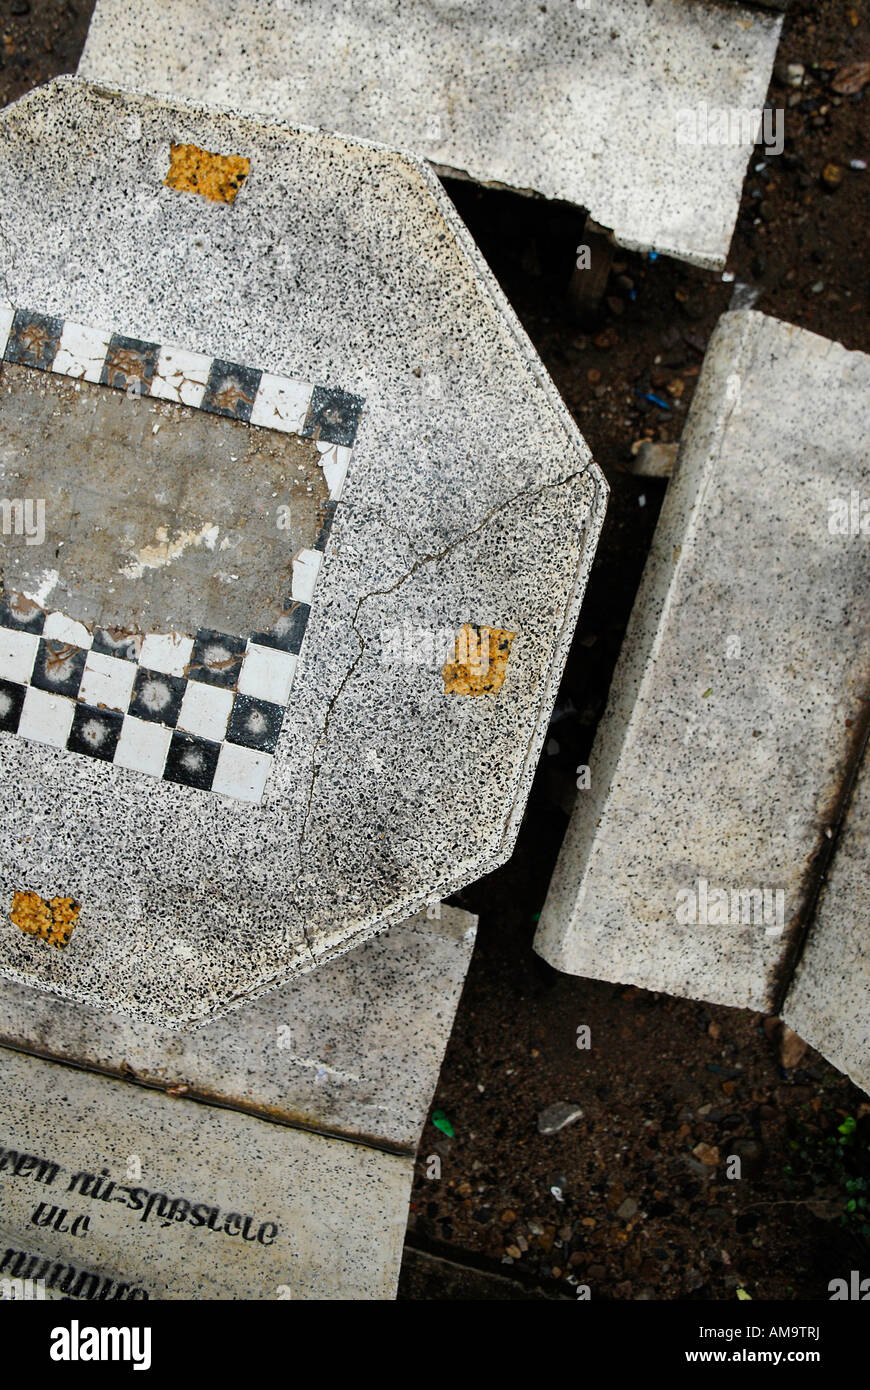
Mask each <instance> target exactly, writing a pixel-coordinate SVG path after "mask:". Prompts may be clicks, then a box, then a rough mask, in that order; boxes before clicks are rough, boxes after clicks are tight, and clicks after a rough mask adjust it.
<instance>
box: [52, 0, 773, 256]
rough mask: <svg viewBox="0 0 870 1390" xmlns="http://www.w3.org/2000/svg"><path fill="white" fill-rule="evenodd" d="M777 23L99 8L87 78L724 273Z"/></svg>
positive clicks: (646, 11)
mask: <svg viewBox="0 0 870 1390" xmlns="http://www.w3.org/2000/svg"><path fill="white" fill-rule="evenodd" d="M781 26H782V19H781V17H780V16H779V15H773V14H769V13H768V14H766V13H763V12H761V11H759V10H758V9H753V8H751V7H748V6H743V5H737V4H731V5H728V6H724V5H722V4H719V3H708V0H619V3H613V0H551V3H549V4H546V5H542V4H529V3H527V0H473V3H471V2H470V0H466V3H463V4H459V5H457V4H445V3H441V0H318V3H315V4H312V3H311V0H196V3H191V0H151V3H150V4H149V6H148V8H147V10H140V9H137V8H136V6H134V5H130V4H128V3H126V0H98V3H97V7H96V10H95V12H94V17H93V21H92V24H91V29H90V33H89V35H88V41H87V45H86V47H85V51H84V54H83V56H82V61H81V65H80V69H79V71H80V73H81V75H82V76H85V77H88V78H90V79H91V80H94V81H100V82H107V83H110V84H112V85H121V86H124V87H130V88H147V90H149V91H152V92H160V93H164V94H166V95H167V96H175V97H177V96H184V97H187V98H190V99H192V100H197V101H204V102H207V103H209V104H213V105H224V106H230V107H232V108H235V109H238V110H247V111H259V112H262V113H264V114H266V115H269V116H273V117H274V116H277V117H280V118H281V119H284V120H291V121H299V122H304V123H306V124H311V125H318V126H322V127H325V128H327V129H329V130H341V131H346V132H347V133H349V134H352V135H358V136H362V137H365V138H369V139H375V140H384V141H386V142H387V143H388V144H391V145H396V146H398V147H400V148H405V149H411V150H414V151H416V152H418V153H419V154H422V155H425V156H426V158H427V159H429V160H431V161H432V163H433V164H434V165H435V166H436V167H437V168H439V169H441V170H443V171H444V172H447V173H454V174H456V173H460V174H464V175H467V176H469V177H471V178H473V179H475V180H477V181H479V182H482V183H494V184H500V185H505V186H507V187H509V188H514V189H519V190H521V191H525V192H529V191H533V192H536V193H540V194H543V195H544V196H545V197H548V198H563V199H566V200H567V201H569V202H572V203H576V204H578V205H579V206H580V207H584V208H587V209H588V210H589V212H591V214H592V216H593V217H594V218H595V219H596V221H598V222H599V223H601V224H603V225H604V226H605V227H609V228H610V229H611V230H612V231H613V232H614V234H615V236H616V239H617V241H619V242H620V243H621V244H622V245H623V246H627V247H629V248H632V249H655V250H657V251H661V252H665V253H667V254H669V255H674V256H679V257H681V258H683V259H685V260H688V261H693V262H695V263H697V264H699V265H704V266H710V267H719V266H722V265H724V263H725V258H726V256H727V254H728V245H729V242H730V240H731V233H732V231H733V229H734V223H735V221H736V219H737V212H738V209H739V207H740V195H741V188H742V184H743V178H744V174H745V172H746V164H747V161H748V159H749V156H750V154H751V153H752V149H753V141H754V138H755V134H756V131H757V129H758V126H759V122H760V119H761V108H762V107H763V105H764V101H765V97H766V95H767V87H768V83H769V81H770V74H771V69H772V67H773V61H774V55H775V53H776V48H777V44H778V42H779V34H780V29H781ZM203 33H207V34H208V35H209V36H210V42H209V43H207V44H204V43H203V39H202V35H203Z"/></svg>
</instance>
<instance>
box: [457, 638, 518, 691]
mask: <svg viewBox="0 0 870 1390" xmlns="http://www.w3.org/2000/svg"><path fill="white" fill-rule="evenodd" d="M515 637H516V633H515V632H504V631H503V630H502V629H501V628H498V627H473V626H472V625H471V623H466V624H465V625H464V626H463V627H461V628H460V629H459V633H458V636H457V638H456V652H455V655H454V659H453V660H452V661H448V662H447V664H446V666H445V667H444V669H443V671H442V673H441V674H442V675H443V677H444V693H445V695H490V694H493V693H494V692H495V691H496V690H500V689H501V687H502V685H503V684H504V678H505V676H506V675H507V664H508V658H509V657H510V654H511V643H512V642H513V640H514V638H515Z"/></svg>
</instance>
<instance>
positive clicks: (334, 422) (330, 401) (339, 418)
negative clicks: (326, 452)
mask: <svg viewBox="0 0 870 1390" xmlns="http://www.w3.org/2000/svg"><path fill="white" fill-rule="evenodd" d="M364 404H365V401H364V400H363V397H362V396H351V395H350V394H349V392H347V391H333V390H331V389H330V388H329V387H328V386H315V388H314V390H313V391H312V393H311V404H310V405H309V407H308V416H307V418H306V420H305V426H304V428H303V430H302V433H303V435H304V436H305V438H306V439H320V440H322V441H323V442H324V443H325V444H345V445H346V446H347V447H348V448H352V447H353V443H354V440H355V439H356V431H357V426H358V425H359V417H360V415H361V413H362V408H363V406H364Z"/></svg>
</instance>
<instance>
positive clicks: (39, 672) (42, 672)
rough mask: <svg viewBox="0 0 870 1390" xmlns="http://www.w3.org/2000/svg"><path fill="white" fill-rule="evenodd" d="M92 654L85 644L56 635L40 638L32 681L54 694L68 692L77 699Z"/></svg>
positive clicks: (39, 688)
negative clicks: (60, 639)
mask: <svg viewBox="0 0 870 1390" xmlns="http://www.w3.org/2000/svg"><path fill="white" fill-rule="evenodd" d="M87 657H88V654H87V652H86V651H85V650H84V648H82V647H73V646H71V645H70V643H69V642H59V641H58V640H57V639H56V638H51V639H50V640H48V641H46V639H45V638H44V637H41V638H40V639H39V647H38V648H37V652H36V660H35V661H34V663H33V674H32V676H31V677H30V684H31V685H35V686H36V688H37V689H38V690H48V691H49V692H50V693H51V694H52V695H67V696H68V697H69V698H70V699H71V700H74V699H75V698H76V696H77V695H78V693H79V686H80V685H81V683H82V676H83V674H84V670H85V662H86V661H87Z"/></svg>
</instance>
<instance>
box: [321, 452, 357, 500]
mask: <svg viewBox="0 0 870 1390" xmlns="http://www.w3.org/2000/svg"><path fill="white" fill-rule="evenodd" d="M317 448H318V450H319V451H320V467H321V468H322V469H323V476H324V478H325V479H326V486H327V487H328V488H329V497H330V500H331V501H332V502H337V501H338V500H339V498H340V497H341V494H342V492H343V491H344V481H345V478H346V477H347V470H348V468H349V466H350V456H351V454H352V452H353V450H352V449H349V448H348V447H347V445H345V444H322V443H321V442H320V440H318V441H317Z"/></svg>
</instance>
